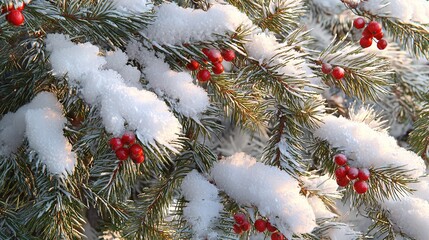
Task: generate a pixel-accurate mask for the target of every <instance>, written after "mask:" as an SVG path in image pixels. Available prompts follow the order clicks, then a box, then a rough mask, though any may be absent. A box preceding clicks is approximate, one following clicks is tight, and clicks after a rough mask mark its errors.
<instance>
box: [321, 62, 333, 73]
mask: <svg viewBox="0 0 429 240" xmlns="http://www.w3.org/2000/svg"><path fill="white" fill-rule="evenodd" d="M322 72H323V73H324V74H329V73H331V72H332V65H331V64H329V63H323V64H322Z"/></svg>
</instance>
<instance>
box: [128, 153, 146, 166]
mask: <svg viewBox="0 0 429 240" xmlns="http://www.w3.org/2000/svg"><path fill="white" fill-rule="evenodd" d="M131 159H132V160H133V162H134V163H136V164H139V163H142V162H144V154H142V155H139V156H138V157H134V158H133V157H132V156H131Z"/></svg>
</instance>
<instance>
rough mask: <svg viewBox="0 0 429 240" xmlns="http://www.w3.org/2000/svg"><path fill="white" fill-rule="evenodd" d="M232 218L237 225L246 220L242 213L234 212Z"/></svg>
mask: <svg viewBox="0 0 429 240" xmlns="http://www.w3.org/2000/svg"><path fill="white" fill-rule="evenodd" d="M234 220H235V222H236V223H237V224H238V225H241V224H243V223H244V222H245V221H246V215H244V214H243V213H236V214H234Z"/></svg>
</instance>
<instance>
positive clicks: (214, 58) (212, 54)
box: [207, 49, 223, 63]
mask: <svg viewBox="0 0 429 240" xmlns="http://www.w3.org/2000/svg"><path fill="white" fill-rule="evenodd" d="M207 57H208V58H209V60H210V61H211V62H212V63H218V62H222V61H223V57H222V54H221V53H220V51H219V50H217V49H210V50H209V51H208V52H207Z"/></svg>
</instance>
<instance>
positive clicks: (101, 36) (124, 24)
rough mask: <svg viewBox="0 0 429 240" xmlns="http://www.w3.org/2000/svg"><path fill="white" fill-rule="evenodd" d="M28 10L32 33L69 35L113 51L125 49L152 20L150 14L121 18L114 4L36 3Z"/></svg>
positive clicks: (79, 2) (80, 0) (108, 2)
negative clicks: (136, 34)
mask: <svg viewBox="0 0 429 240" xmlns="http://www.w3.org/2000/svg"><path fill="white" fill-rule="evenodd" d="M26 10H27V14H26V26H27V28H29V30H30V31H32V32H38V31H39V30H41V31H42V33H49V32H58V31H60V32H65V33H67V34H69V35H71V36H73V37H75V36H76V37H80V38H83V39H82V41H91V42H96V43H97V45H99V46H106V45H107V46H108V47H111V48H115V47H118V46H125V44H126V43H127V40H129V39H130V36H131V35H130V33H137V31H138V30H140V29H142V27H143V26H144V25H146V24H147V23H149V22H150V19H151V16H150V15H148V14H140V15H130V14H128V15H127V14H123V13H121V14H120V13H119V12H117V11H116V10H115V9H114V7H113V3H112V2H110V1H101V2H96V1H87V0H79V1H64V2H62V3H61V5H57V4H56V3H49V2H47V1H45V2H42V3H36V2H33V3H32V4H30V5H28V7H27V8H26ZM47 12H48V13H49V14H46V13H47Z"/></svg>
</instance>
